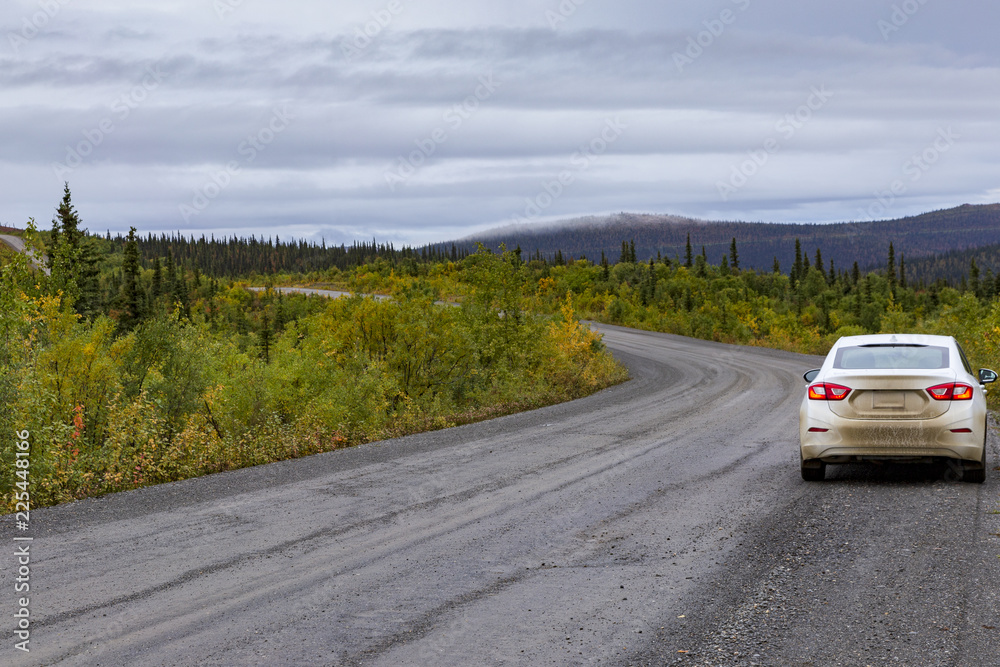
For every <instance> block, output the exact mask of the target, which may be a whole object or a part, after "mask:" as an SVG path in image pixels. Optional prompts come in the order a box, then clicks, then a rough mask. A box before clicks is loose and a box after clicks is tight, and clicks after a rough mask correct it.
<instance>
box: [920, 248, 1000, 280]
mask: <svg viewBox="0 0 1000 667" xmlns="http://www.w3.org/2000/svg"><path fill="white" fill-rule="evenodd" d="M973 260H975V262H976V266H977V267H979V275H980V279H982V280H985V279H986V278H987V277H993V278H995V277H996V276H998V275H1000V244H993V245H987V246H980V247H978V248H968V249H965V250H949V251H948V252H946V253H942V254H940V255H933V256H930V257H921V258H918V259H915V260H913V261H912V262H911V261H910V260H907V262H906V274H907V277H909V276H916V277H917V279H918V280H919V279H920V278H923V280H924V282H926V283H932V282H934V281H935V280H937V279H939V278H944V279H945V280H947V281H948V282H949V283H951V284H952V285H957V284H958V283H959V282H961V280H962V278H967V277H968V276H969V270H970V268H971V266H972V261H973Z"/></svg>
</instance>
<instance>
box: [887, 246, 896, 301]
mask: <svg viewBox="0 0 1000 667" xmlns="http://www.w3.org/2000/svg"><path fill="white" fill-rule="evenodd" d="M886 277H887V278H888V279H889V289H890V291H891V292H892V294H893V296H895V294H896V250H895V248H893V246H892V241H889V260H888V262H887V265H886Z"/></svg>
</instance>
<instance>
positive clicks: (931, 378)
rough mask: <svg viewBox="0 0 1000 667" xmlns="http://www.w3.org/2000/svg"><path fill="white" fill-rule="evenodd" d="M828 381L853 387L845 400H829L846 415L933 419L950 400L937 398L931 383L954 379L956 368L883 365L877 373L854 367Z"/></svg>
mask: <svg viewBox="0 0 1000 667" xmlns="http://www.w3.org/2000/svg"><path fill="white" fill-rule="evenodd" d="M825 381H827V382H835V383H837V384H841V385H844V386H845V387H850V388H851V393H850V395H849V396H848V397H847V398H846V399H845V400H843V401H830V402H829V404H830V410H831V411H832V412H833V413H834V414H836V415H837V416H839V417H844V418H847V419H934V418H935V417H940V416H941V415H943V414H944V413H946V412H948V408H949V407H950V406H951V401H936V400H934V399H932V398H931V397H930V395H929V394H928V393H927V388H928V387H933V386H935V385H938V384H941V383H945V382H954V381H955V374H954V373H953V372H950V371H949V372H940V371H938V372H935V373H927V372H920V371H911V370H905V371H902V370H886V369H881V370H879V371H878V375H873V374H872V373H871V372H858V371H855V370H848V371H834V372H833V373H831V374H830V375H829V376H828V377H827V378H825Z"/></svg>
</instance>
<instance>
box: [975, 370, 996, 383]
mask: <svg viewBox="0 0 1000 667" xmlns="http://www.w3.org/2000/svg"><path fill="white" fill-rule="evenodd" d="M996 381H997V374H996V371H991V370H990V369H988V368H980V369H979V384H990V383H992V382H996Z"/></svg>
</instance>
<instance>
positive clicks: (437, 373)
mask: <svg viewBox="0 0 1000 667" xmlns="http://www.w3.org/2000/svg"><path fill="white" fill-rule="evenodd" d="M28 227H29V228H28V230H27V231H25V232H24V233H21V234H20V235H21V236H22V237H23V238H25V240H26V242H27V243H28V244H29V245H30V246H32V247H35V248H36V249H38V250H39V251H41V252H43V253H44V254H45V256H46V257H47V260H48V266H49V268H50V270H51V276H45V275H43V274H42V273H41V272H40V271H36V270H34V269H33V268H32V267H31V266H30V265H29V263H28V262H27V260H26V259H25V258H24V257H23V256H21V255H17V254H14V253H4V254H0V257H2V259H0V428H2V429H3V432H4V433H7V434H12V433H14V432H15V431H23V430H28V431H29V432H30V433H31V443H32V452H31V476H30V479H31V487H30V488H31V498H32V504H33V506H36V507H37V506H40V505H47V504H55V503H59V502H65V501H69V500H73V499H78V498H84V497H88V496H94V495H100V494H103V493H108V492H113V491H120V490H126V489H132V488H137V487H141V486H145V485H150V484H157V483H162V482H167V481H173V480H178V479H184V478H188V477H192V476H197V475H202V474H207V473H212V472H219V471H223V470H228V469H234V468H239V467H245V466H250V465H257V464H261V463H267V462H270V461H276V460H280V459H285V458H291V457H299V456H306V455H310V454H313V453H317V452H322V451H329V450H332V449H336V448H339V447H345V446H350V445H354V444H358V443H362V442H367V441H372V440H377V439H382V438H387V437H393V436H398V435H403V434H407V433H414V432H419V431H425V430H429V429H436V428H444V427H447V426H451V425H455V424H461V423H467V422H471V421H476V420H480V419H485V418H489V417H494V416H499V415H502V414H508V413H511V412H516V411H520V410H524V409H529V408H533V407H537V406H542V405H546V404H551V403H555V402H559V401H565V400H569V399H572V398H576V397H580V396H584V395H587V394H590V393H593V392H594V391H597V390H599V389H601V388H604V387H607V386H610V385H612V384H615V383H617V382H620V381H623V380H624V379H625V376H626V374H625V371H624V369H623V368H622V367H621V366H620V365H618V364H617V363H615V362H614V360H613V359H612V358H611V357H610V355H609V354H608V353H607V351H606V350H605V349H604V348H603V346H602V345H601V343H600V339H599V336H597V335H596V334H594V333H592V332H591V331H590V329H589V327H587V326H585V325H581V323H580V321H579V318H581V317H582V318H584V319H591V320H596V321H600V322H606V323H611V324H619V325H624V326H629V327H636V328H641V329H647V330H655V331H663V332H669V333H675V334H681V335H686V336H693V337H697V338H702V339H706V340H715V341H720V342H726V343H736V344H743V345H756V346H765V347H773V348H779V349H784V350H790V351H796V352H804V353H811V354H825V353H826V352H827V351H828V349H829V347H830V346H831V345H832V343H833V342H834V341H835V340H836V339H837V338H838V337H840V336H844V335H852V334H861V333H874V332H890V331H891V332H912V333H937V334H947V335H953V336H955V337H956V338H957V339H958V340H959V341H960V342H961V344H962V345H963V347H964V348H965V350H966V352H967V353H968V354H969V356H970V360H971V361H972V363H973V364H974V365H977V366H978V367H991V368H994V369H997V368H1000V300H998V298H997V293H998V291H1000V284H998V282H1000V280H998V279H997V278H994V277H993V276H992V274H988V275H987V276H985V277H981V276H980V275H979V273H978V270H977V269H976V267H975V265H974V264H973V265H971V266H970V271H969V273H968V274H967V276H966V277H964V278H962V280H961V281H960V282H959V283H958V284H949V283H948V282H946V281H944V280H939V281H937V282H935V283H933V284H930V285H926V284H917V285H914V284H911V283H909V282H908V281H907V277H906V266H905V264H904V263H903V262H902V261H899V262H897V261H896V258H895V257H894V256H893V254H892V250H891V246H890V254H889V256H888V257H887V258H886V262H885V264H884V267H883V268H882V269H880V270H877V271H870V272H865V273H862V272H861V271H860V270H859V269H858V266H857V264H855V265H854V266H853V267H852V268H851V269H850V270H843V269H838V268H836V267H834V266H832V265H827V264H826V263H825V262H824V261H823V259H822V253H821V251H820V250H819V249H817V250H816V252H815V255H813V257H812V258H811V257H810V255H809V254H807V253H806V252H804V251H803V250H802V249H801V248H797V249H796V259H795V262H794V265H793V266H792V267H790V270H789V271H788V272H787V273H786V272H784V271H782V269H781V267H780V266H778V265H777V262H775V266H774V267H773V270H772V271H768V272H758V271H753V270H745V269H742V268H741V267H740V260H739V250H738V247H737V244H736V240H735V239H733V241H732V243H731V245H730V248H729V252H728V253H726V254H725V255H724V256H723V257H722V259H721V261H719V262H716V263H710V262H709V261H708V258H707V256H706V253H705V252H704V249H702V252H700V253H696V252H694V250H693V248H692V247H691V244H690V242H689V243H688V245H687V248H686V252H685V257H684V258H683V259H681V258H676V257H675V258H674V259H672V260H671V259H668V258H664V257H660V258H656V259H653V260H650V261H648V262H647V261H637V259H636V256H635V249H634V245H633V244H631V243H625V242H623V243H622V246H621V251H620V255H619V257H618V258H617V261H611V260H610V259H609V258H608V257H607V256H604V255H603V254H602V258H601V260H600V261H599V262H592V261H589V260H586V259H573V258H564V257H563V256H562V253H561V252H558V251H557V252H556V253H555V254H554V255H553V256H551V257H543V256H541V255H540V254H537V253H536V255H535V256H534V257H531V258H526V257H522V253H521V251H520V249H518V248H515V249H514V250H507V249H505V248H502V247H501V248H497V249H493V250H492V251H491V250H488V249H485V248H481V249H480V250H479V251H478V252H475V253H472V254H469V253H467V252H463V251H461V250H458V249H457V248H455V247H454V246H452V248H451V249H450V252H449V251H446V250H445V249H444V248H440V249H428V248H425V249H422V250H419V251H416V250H412V249H409V248H403V249H395V248H393V247H391V246H384V245H382V246H380V245H377V244H375V243H371V244H364V243H362V244H355V245H354V246H352V247H351V248H345V247H343V246H341V247H339V248H329V249H327V248H325V247H319V248H317V246H314V245H308V244H301V243H283V242H275V241H271V240H267V241H265V240H247V239H231V240H228V241H216V240H214V239H208V240H206V239H204V238H202V239H198V240H195V239H179V238H173V239H170V238H166V237H160V238H154V237H146V238H142V237H139V236H137V235H136V234H135V233H134V230H133V233H130V234H129V236H128V237H127V238H123V237H118V238H111V237H109V236H105V237H100V236H94V235H90V234H87V233H85V232H84V231H81V225H80V220H79V217H78V216H77V213H76V211H75V210H74V208H73V205H72V201H71V195H70V192H69V188H68V187H67V188H66V191H65V193H64V197H63V200H62V202H61V203H60V205H59V208H58V209H57V214H56V218H55V220H54V221H53V227H52V229H51V230H50V231H45V232H37V230H35V229H34V225H33V223H32V224H30V225H29V226H28ZM19 233H20V232H19ZM295 266H300V267H302V270H293V269H290V268H288V267H295ZM269 267H270V268H269ZM310 267H313V268H310ZM289 285H306V286H313V287H331V288H338V289H343V290H348V291H352V292H354V293H357V294H371V293H379V294H383V295H387V296H389V297H390V298H388V299H385V300H376V299H373V298H366V297H363V296H354V297H351V298H344V299H337V300H329V299H325V298H322V297H310V296H305V295H301V294H281V293H279V292H278V291H277V290H275V289H272V288H273V287H274V286H289ZM248 286H255V287H259V288H262V289H260V290H259V291H251V290H248V289H247V287H248ZM442 301H444V302H450V303H452V304H454V305H455V306H456V307H443V306H442V305H441V303H442ZM997 399H998V397H997V396H990V400H991V406H992V407H993V408H997V407H998V406H1000V403H998V402H997ZM3 443H4V444H3V446H2V448H0V461H2V465H4V466H5V469H7V470H12V469H13V467H12V466H13V459H14V451H13V446H12V445H13V441H12V439H11V438H9V437H8V438H5V439H4V441H3ZM14 481H15V480H13V479H11V477H10V476H3V478H2V481H0V492H2V493H3V497H4V499H5V505H6V508H7V510H8V511H11V510H13V508H14V503H13V498H14V495H13V494H14V491H15V489H14V487H13V482H14Z"/></svg>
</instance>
